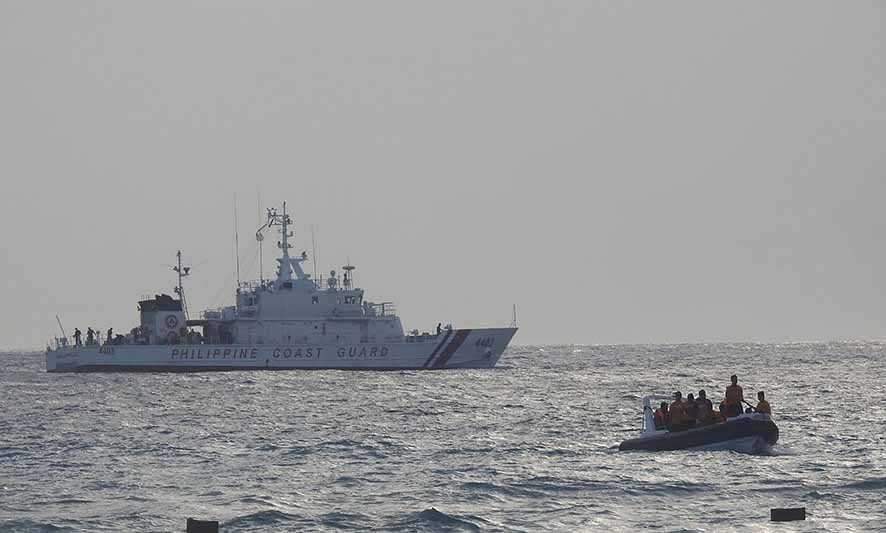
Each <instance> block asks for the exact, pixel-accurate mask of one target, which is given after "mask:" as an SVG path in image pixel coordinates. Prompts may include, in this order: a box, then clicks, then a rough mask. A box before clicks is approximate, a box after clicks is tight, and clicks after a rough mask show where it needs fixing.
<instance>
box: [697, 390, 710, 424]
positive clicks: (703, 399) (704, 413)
mask: <svg viewBox="0 0 886 533" xmlns="http://www.w3.org/2000/svg"><path fill="white" fill-rule="evenodd" d="M695 405H696V407H697V409H696V412H697V415H696V420H697V421H698V425H700V426H704V425H707V424H710V423H711V422H713V421H714V404H712V403H711V401H710V400H708V396H707V393H706V392H705V390H704V389H702V390H700V391H698V398H696V399H695Z"/></svg>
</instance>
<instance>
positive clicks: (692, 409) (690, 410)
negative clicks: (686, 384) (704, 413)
mask: <svg viewBox="0 0 886 533" xmlns="http://www.w3.org/2000/svg"><path fill="white" fill-rule="evenodd" d="M686 419H687V420H686V421H687V423H689V424H691V425H693V426H694V425H695V422H696V419H698V404H696V403H695V395H694V394H692V393H691V392H690V393H689V394H687V395H686Z"/></svg>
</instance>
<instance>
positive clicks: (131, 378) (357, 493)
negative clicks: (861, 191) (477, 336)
mask: <svg viewBox="0 0 886 533" xmlns="http://www.w3.org/2000/svg"><path fill="white" fill-rule="evenodd" d="M44 364H45V363H44V359H43V356H42V354H34V353H6V354H3V355H2V356H0V530H3V531H182V530H183V529H184V526H185V521H186V518H187V517H195V518H199V519H213V520H219V521H220V522H221V523H222V531H289V530H292V531H297V530H306V531H335V530H352V531H361V530H370V529H372V530H379V531H433V530H436V531H541V530H551V531H579V530H585V531H604V530H619V531H636V530H640V529H650V530H656V531H724V530H732V529H735V530H760V529H767V528H770V527H771V528H772V530H774V531H775V530H777V531H786V530H788V531H794V530H800V531H830V530H833V531H851V530H876V529H886V438H884V434H886V422H884V421H886V388H884V378H883V376H884V371H886V345H884V344H881V343H871V342H850V343H830V344H695V345H645V346H522V347H513V348H511V349H509V350H508V351H507V352H506V353H505V355H504V357H503V358H502V360H501V362H500V364H499V367H497V368H495V369H492V370H453V371H425V372H415V371H410V372H346V371H292V372H232V373H203V374H123V373H120V374H47V373H45V371H44ZM733 373H736V374H738V376H739V383H740V384H741V385H742V386H743V387H744V392H745V397H746V398H754V397H755V396H756V391H757V390H765V391H766V396H767V399H768V400H769V402H770V403H771V404H772V409H773V413H774V420H775V422H776V423H777V424H778V426H779V429H780V431H781V434H780V440H779V442H778V445H777V446H776V447H775V448H774V450H773V451H772V453H770V454H767V455H749V454H742V453H736V452H733V451H709V452H699V451H678V452H666V453H650V452H618V451H617V445H618V443H619V442H620V441H621V440H623V439H626V438H630V437H635V436H637V435H638V432H639V428H640V424H641V405H640V399H641V397H642V396H644V395H645V394H648V393H670V392H672V391H674V390H681V391H682V392H683V393H684V395H685V394H686V393H688V392H696V393H697V391H698V390H699V389H702V388H703V389H706V390H707V392H708V396H709V397H711V398H712V399H713V400H715V402H716V401H719V399H720V398H722V395H723V391H724V389H725V387H726V385H727V384H728V381H729V375H731V374H733ZM798 506H805V507H806V509H807V513H808V519H807V521H806V522H804V523H794V524H793V525H790V526H789V529H785V525H778V524H771V523H770V522H769V521H768V520H769V509H770V508H772V507H798ZM776 526H777V527H776Z"/></svg>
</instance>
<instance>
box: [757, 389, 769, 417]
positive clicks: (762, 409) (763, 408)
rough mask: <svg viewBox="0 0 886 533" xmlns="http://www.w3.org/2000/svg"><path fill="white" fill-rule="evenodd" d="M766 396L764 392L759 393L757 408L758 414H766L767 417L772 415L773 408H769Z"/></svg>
mask: <svg viewBox="0 0 886 533" xmlns="http://www.w3.org/2000/svg"><path fill="white" fill-rule="evenodd" d="M765 396H766V395H765V394H764V393H763V391H760V392H758V393H757V400H759V401H758V402H757V407H756V408H755V409H756V411H757V412H758V413H765V414H767V415H770V416H771V415H772V407H770V406H769V402H767V401H766V398H765Z"/></svg>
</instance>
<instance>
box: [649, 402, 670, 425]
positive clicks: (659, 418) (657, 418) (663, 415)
mask: <svg viewBox="0 0 886 533" xmlns="http://www.w3.org/2000/svg"><path fill="white" fill-rule="evenodd" d="M652 420H653V421H654V422H655V429H665V428H666V427H668V422H669V421H670V417H669V416H668V402H661V405H660V406H659V407H658V409H656V410H655V413H653V414H652Z"/></svg>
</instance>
